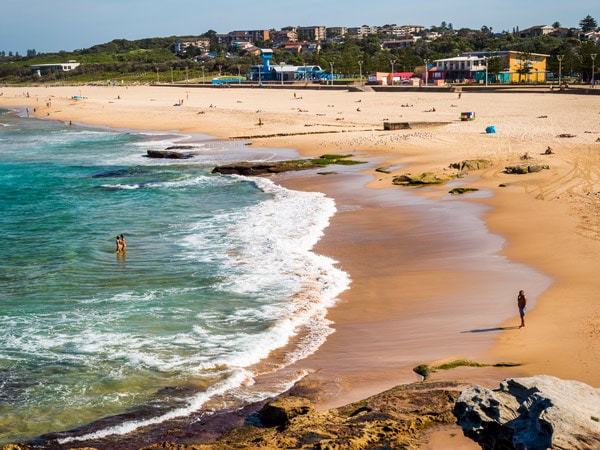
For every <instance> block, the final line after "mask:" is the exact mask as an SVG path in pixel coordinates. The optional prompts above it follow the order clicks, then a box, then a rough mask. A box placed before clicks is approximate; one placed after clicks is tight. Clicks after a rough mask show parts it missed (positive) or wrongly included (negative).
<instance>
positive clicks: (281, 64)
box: [279, 62, 285, 86]
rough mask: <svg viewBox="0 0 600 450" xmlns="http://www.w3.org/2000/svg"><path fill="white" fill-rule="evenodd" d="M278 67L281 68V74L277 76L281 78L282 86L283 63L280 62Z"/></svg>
mask: <svg viewBox="0 0 600 450" xmlns="http://www.w3.org/2000/svg"><path fill="white" fill-rule="evenodd" d="M279 67H281V72H280V73H279V76H280V77H281V85H282V86H283V68H284V67H285V63H284V62H280V63H279Z"/></svg>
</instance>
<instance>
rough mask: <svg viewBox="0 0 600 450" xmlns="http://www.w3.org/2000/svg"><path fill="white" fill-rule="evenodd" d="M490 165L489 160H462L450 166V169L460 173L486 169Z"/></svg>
mask: <svg viewBox="0 0 600 450" xmlns="http://www.w3.org/2000/svg"><path fill="white" fill-rule="evenodd" d="M492 164H493V163H492V161H490V160H489V159H464V160H462V161H461V162H457V163H452V164H450V168H452V169H458V170H460V171H471V170H481V169H487V168H488V167H490V166H491V165H492Z"/></svg>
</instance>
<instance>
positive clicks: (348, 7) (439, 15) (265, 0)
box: [0, 0, 600, 55]
mask: <svg viewBox="0 0 600 450" xmlns="http://www.w3.org/2000/svg"><path fill="white" fill-rule="evenodd" d="M593 5H595V6H593ZM588 14H589V15H590V16H592V17H593V18H595V19H596V20H597V21H599V22H600V2H597V1H592V0H571V1H564V0H495V1H490V0H476V1H473V0H453V1H449V0H426V1H422V0H420V1H419V0H417V1H415V2H408V1H402V0H392V1H389V0H370V1H369V0H360V1H359V0H298V1H290V0H254V1H251V0H224V1H223V0H221V1H219V0H213V1H207V0H175V1H168V0H27V1H24V0H1V1H0V51H5V52H7V53H8V52H9V51H12V52H13V53H15V52H19V54H21V55H24V54H26V52H27V50H30V49H33V50H36V51H37V52H38V53H49V52H58V51H60V50H64V51H72V50H77V49H84V48H88V47H91V46H93V45H96V44H103V43H106V42H110V41H112V40H113V39H129V40H135V39H142V38H150V37H168V36H185V35H200V34H202V33H204V32H206V31H208V30H211V29H212V30H215V31H217V32H218V33H228V32H229V31H233V30H244V29H246V30H250V29H272V28H274V29H280V28H282V27H285V26H298V25H299V26H311V25H324V26H327V27H330V26H346V27H355V26H360V25H384V24H397V25H423V26H425V27H430V26H432V25H435V26H439V25H440V24H441V23H442V22H446V23H451V24H452V26H453V27H454V29H459V28H473V29H479V28H481V27H482V26H483V25H486V26H487V27H490V28H492V30H493V31H498V32H500V31H503V30H507V31H512V29H513V28H514V27H519V29H521V30H523V29H525V28H529V27H531V26H534V25H551V24H552V23H554V22H559V23H560V24H561V26H564V27H578V26H579V22H580V20H581V19H583V18H584V17H585V16H587V15H588Z"/></svg>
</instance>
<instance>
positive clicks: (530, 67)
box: [464, 51, 550, 84]
mask: <svg viewBox="0 0 600 450" xmlns="http://www.w3.org/2000/svg"><path fill="white" fill-rule="evenodd" d="M464 56H467V57H477V58H485V59H486V60H487V62H486V63H485V64H488V63H489V60H490V59H491V58H494V57H499V58H500V59H501V63H500V72H499V73H494V74H493V75H489V79H490V80H491V81H493V82H499V83H531V84H535V83H545V82H546V78H547V67H546V62H547V59H548V58H549V57H550V55H542V54H540V53H528V52H517V51H500V52H469V53H465V54H464ZM485 64H484V65H485Z"/></svg>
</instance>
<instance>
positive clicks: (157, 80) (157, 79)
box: [156, 67, 160, 83]
mask: <svg viewBox="0 0 600 450" xmlns="http://www.w3.org/2000/svg"><path fill="white" fill-rule="evenodd" d="M156 82H157V83H160V78H159V77H158V67H157V68H156Z"/></svg>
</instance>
